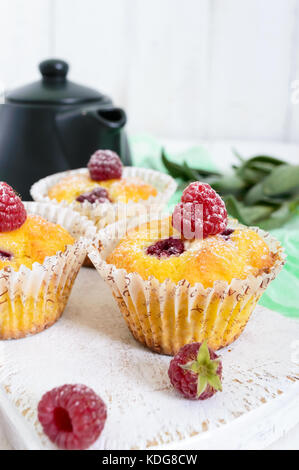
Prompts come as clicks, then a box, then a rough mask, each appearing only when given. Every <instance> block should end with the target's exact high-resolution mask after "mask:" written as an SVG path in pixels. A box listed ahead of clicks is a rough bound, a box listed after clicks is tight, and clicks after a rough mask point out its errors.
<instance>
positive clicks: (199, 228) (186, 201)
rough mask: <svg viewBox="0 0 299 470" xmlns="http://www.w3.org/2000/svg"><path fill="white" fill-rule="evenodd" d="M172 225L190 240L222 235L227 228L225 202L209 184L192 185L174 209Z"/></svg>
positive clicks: (196, 183) (197, 183) (198, 183)
mask: <svg viewBox="0 0 299 470" xmlns="http://www.w3.org/2000/svg"><path fill="white" fill-rule="evenodd" d="M172 225H173V227H174V228H175V229H176V230H178V231H179V232H181V233H183V235H184V237H185V238H188V239H191V238H194V237H195V238H201V232H202V237H203V238H206V237H208V236H209V235H216V234H217V233H221V232H223V231H224V230H225V229H226V226H227V212H226V207H225V204H224V201H223V200H222V199H221V197H220V196H219V195H218V194H217V193H216V191H214V189H212V188H211V186H210V185H209V184H207V183H200V182H199V181H197V182H195V183H191V184H189V186H188V187H187V188H186V189H185V191H184V192H183V195H182V198H181V203H179V204H177V206H176V207H175V209H174V213H173V217H172ZM185 232H186V234H185Z"/></svg>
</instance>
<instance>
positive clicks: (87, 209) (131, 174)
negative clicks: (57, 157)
mask: <svg viewBox="0 0 299 470" xmlns="http://www.w3.org/2000/svg"><path fill="white" fill-rule="evenodd" d="M87 172H88V170H87V169H86V168H80V169H78V170H69V171H65V172H62V173H55V174H54V175H50V176H47V177H46V178H43V179H41V180H39V181H37V182H36V183H34V184H33V186H32V187H31V190H30V193H31V196H32V198H33V199H34V201H38V202H51V203H52V204H53V203H54V204H57V205H59V206H60V207H69V208H71V209H73V210H75V211H77V212H79V213H80V214H81V215H84V216H86V217H87V218H88V219H90V220H92V221H93V222H94V223H95V224H96V226H97V228H98V229H102V228H104V227H106V226H107V225H109V224H111V223H114V222H116V221H117V220H121V219H125V218H132V217H135V216H137V215H139V214H140V213H142V211H143V213H144V210H145V208H147V207H150V206H155V207H160V208H163V207H164V206H165V205H166V204H167V203H168V201H169V200H170V198H171V196H172V195H173V194H174V192H175V190H176V188H177V184H176V182H175V181H174V179H173V178H172V177H171V176H169V175H166V174H164V173H161V172H159V171H155V170H150V169H147V168H137V167H124V168H123V177H124V178H136V177H137V178H140V179H141V180H142V181H144V182H145V183H147V184H150V185H151V186H153V187H154V188H156V189H157V195H156V196H150V197H149V198H148V199H140V200H139V201H138V202H128V203H121V202H118V203H114V204H113V203H94V204H91V203H90V202H89V201H84V202H83V203H79V202H77V201H73V202H72V203H68V202H66V201H61V202H59V203H58V202H57V201H55V200H54V199H50V198H49V197H48V192H49V190H50V188H52V187H53V186H54V185H55V184H57V183H58V182H59V181H60V180H61V179H62V178H65V177H66V176H69V175H76V174H78V173H83V174H84V173H87Z"/></svg>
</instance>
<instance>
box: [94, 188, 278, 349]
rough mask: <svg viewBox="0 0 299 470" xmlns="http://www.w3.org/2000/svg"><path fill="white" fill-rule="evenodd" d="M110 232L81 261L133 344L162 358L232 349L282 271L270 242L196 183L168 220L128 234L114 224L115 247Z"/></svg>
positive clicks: (274, 244)
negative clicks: (201, 345)
mask: <svg viewBox="0 0 299 470" xmlns="http://www.w3.org/2000/svg"><path fill="white" fill-rule="evenodd" d="M184 201H186V202H184ZM110 231H111V230H109V227H107V229H105V230H104V231H103V235H102V237H101V240H102V243H103V250H102V253H103V254H102V255H101V253H99V252H98V251H96V250H91V251H90V253H89V256H90V258H91V260H92V261H93V262H94V264H95V266H96V268H97V269H98V271H99V273H100V274H101V275H102V276H103V278H104V279H105V280H106V282H107V283H108V284H109V285H110V286H111V289H112V292H113V294H114V296H115V298H116V300H117V302H118V305H119V308H120V310H121V312H122V314H123V317H124V319H125V320H126V322H127V325H128V327H129V329H130V330H131V332H132V333H133V335H134V337H135V338H136V339H137V340H138V341H140V342H141V343H143V344H145V345H147V346H148V347H149V348H151V349H153V350H154V351H157V352H160V353H164V354H170V355H173V354H176V353H177V351H179V349H180V348H181V347H182V346H184V345H185V344H187V343H194V342H203V341H204V340H206V341H207V343H208V345H209V347H210V348H212V349H214V350H217V349H219V348H221V347H224V346H227V345H229V344H230V343H232V342H233V341H234V340H235V339H236V338H238V337H239V335H240V334H241V332H242V331H243V329H244V328H245V326H246V324H247V321H248V319H249V317H250V315H251V313H252V311H253V309H254V307H255V305H256V304H257V302H258V300H259V298H260V296H261V294H262V293H263V291H264V290H265V289H266V287H267V285H268V283H269V282H270V281H271V280H272V279H274V278H275V277H276V275H277V274H278V272H279V270H280V269H281V267H282V265H283V264H284V257H283V253H282V248H281V246H280V244H279V243H278V242H277V241H276V240H275V239H273V238H271V237H270V235H269V234H267V233H265V232H262V231H260V230H258V229H256V228H249V227H244V226H241V225H239V224H237V223H236V222H234V221H229V220H228V218H227V212H226V209H225V205H224V203H223V201H222V200H221V198H220V197H219V196H218V195H217V194H216V193H215V191H213V189H212V188H210V187H208V185H206V184H203V183H198V182H197V183H192V184H191V185H190V186H189V187H188V188H187V189H186V190H185V191H184V193H183V196H182V202H181V203H179V204H178V205H177V206H176V208H175V209H174V212H173V214H172V215H170V216H162V217H158V216H157V217H154V218H153V219H151V220H149V221H147V222H145V223H142V224H139V223H138V222H136V223H135V228H132V229H131V230H129V231H128V230H127V229H126V226H125V224H124V223H122V222H120V223H119V226H118V233H119V236H118V239H117V240H113V239H111V233H110Z"/></svg>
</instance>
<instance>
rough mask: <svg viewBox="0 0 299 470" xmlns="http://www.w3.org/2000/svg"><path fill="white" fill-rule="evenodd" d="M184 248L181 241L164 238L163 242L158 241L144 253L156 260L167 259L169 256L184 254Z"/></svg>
mask: <svg viewBox="0 0 299 470" xmlns="http://www.w3.org/2000/svg"><path fill="white" fill-rule="evenodd" d="M184 251H185V247H184V243H183V242H182V240H180V239H179V238H173V237H170V238H166V239H165V240H159V241H158V242H156V243H154V244H153V245H150V246H148V247H147V250H146V253H147V254H148V255H151V256H156V257H157V258H162V257H163V258H164V257H165V258H168V257H169V256H172V255H174V256H178V255H180V254H182V253H184Z"/></svg>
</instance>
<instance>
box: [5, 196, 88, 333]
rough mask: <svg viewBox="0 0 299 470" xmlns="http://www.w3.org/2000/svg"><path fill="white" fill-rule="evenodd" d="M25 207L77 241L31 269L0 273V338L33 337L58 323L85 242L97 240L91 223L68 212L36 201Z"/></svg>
mask: <svg viewBox="0 0 299 470" xmlns="http://www.w3.org/2000/svg"><path fill="white" fill-rule="evenodd" d="M24 205H25V208H26V210H27V213H28V214H38V215H40V216H41V217H43V218H44V219H46V220H49V221H50V222H53V223H57V224H59V225H61V226H63V227H64V228H65V229H66V230H68V232H69V233H70V234H71V235H72V236H73V237H74V238H75V239H76V241H75V243H74V244H73V245H68V246H67V247H66V249H65V251H64V252H61V251H60V252H58V253H56V255H54V256H49V257H47V258H45V260H44V262H43V264H40V263H34V264H33V265H32V268H31V269H29V268H27V267H26V266H24V265H22V266H21V267H20V269H19V270H18V271H14V270H13V269H12V268H11V267H9V266H7V267H5V268H3V269H2V270H0V339H16V338H21V337H24V336H27V335H29V334H35V333H38V332H39V331H42V330H43V329H45V328H47V327H49V326H50V325H52V324H53V323H55V322H56V321H57V320H58V318H59V317H60V316H61V314H62V312H63V310H64V308H65V306H66V303H67V301H68V298H69V295H70V292H71V289H72V286H73V283H74V281H75V279H76V276H77V274H78V271H79V269H80V267H81V265H82V263H83V261H84V258H85V256H86V253H87V244H88V240H90V239H92V240H95V239H96V238H95V237H96V227H95V226H94V224H93V223H92V222H91V221H89V220H88V219H86V217H82V216H80V215H79V214H78V213H76V212H74V211H72V210H70V209H65V208H64V209H62V208H61V207H58V206H55V205H53V204H43V203H36V202H24Z"/></svg>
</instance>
